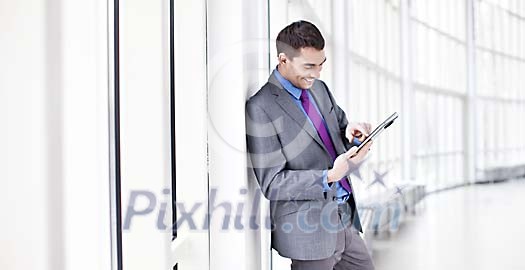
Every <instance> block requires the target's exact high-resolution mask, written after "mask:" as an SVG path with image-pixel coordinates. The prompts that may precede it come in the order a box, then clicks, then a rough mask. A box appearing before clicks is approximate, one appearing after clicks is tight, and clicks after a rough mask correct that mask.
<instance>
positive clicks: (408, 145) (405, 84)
mask: <svg viewBox="0 0 525 270" xmlns="http://www.w3.org/2000/svg"><path fill="white" fill-rule="evenodd" d="M400 5H401V6H400V7H401V10H400V20H401V22H400V23H401V52H400V53H401V95H402V99H401V108H402V109H401V114H400V120H401V121H400V123H401V126H402V132H401V134H402V157H401V164H402V171H401V175H402V180H403V181H408V180H413V177H414V174H413V169H414V166H413V163H412V156H413V144H414V140H413V139H412V136H413V135H415V130H414V127H413V125H412V124H413V123H414V119H415V118H414V116H413V113H414V109H413V101H412V99H413V95H414V93H413V88H412V61H411V56H412V55H411V54H412V53H413V50H412V34H411V24H410V0H401V2H400Z"/></svg>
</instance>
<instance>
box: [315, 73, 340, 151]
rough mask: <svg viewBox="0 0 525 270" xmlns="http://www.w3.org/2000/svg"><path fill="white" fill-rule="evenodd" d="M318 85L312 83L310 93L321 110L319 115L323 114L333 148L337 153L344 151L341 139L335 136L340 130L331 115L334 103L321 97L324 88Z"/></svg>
mask: <svg viewBox="0 0 525 270" xmlns="http://www.w3.org/2000/svg"><path fill="white" fill-rule="evenodd" d="M319 86H320V84H318V83H314V85H313V86H312V89H310V93H311V94H312V97H313V98H314V100H315V103H316V104H317V107H318V108H319V111H321V115H322V116H323V118H324V121H325V123H326V126H327V127H328V133H329V134H330V137H331V138H332V143H333V144H334V147H335V150H336V152H337V154H340V153H343V152H345V150H344V149H345V148H344V145H343V142H342V141H341V139H340V138H338V137H337V134H338V133H339V132H340V130H339V123H337V121H336V118H335V116H334V115H333V113H334V105H333V104H332V102H330V99H329V98H321V95H323V94H324V93H323V92H325V89H323V88H321V87H319Z"/></svg>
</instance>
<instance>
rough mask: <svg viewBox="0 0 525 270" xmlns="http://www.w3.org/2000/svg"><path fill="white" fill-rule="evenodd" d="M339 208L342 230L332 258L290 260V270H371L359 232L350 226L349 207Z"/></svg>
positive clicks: (366, 251) (368, 257)
mask: <svg viewBox="0 0 525 270" xmlns="http://www.w3.org/2000/svg"><path fill="white" fill-rule="evenodd" d="M346 206H347V205H345V206H340V207H339V220H340V224H341V226H342V228H344V229H342V228H341V230H340V231H339V232H338V233H337V245H336V248H335V252H334V254H333V255H332V256H330V257H328V258H326V259H323V260H315V261H302V260H294V259H292V266H291V267H292V268H291V269H292V270H373V269H375V267H374V263H373V262H372V258H371V257H370V255H369V254H368V250H367V248H366V245H365V242H364V241H363V239H362V238H361V236H360V235H359V231H358V230H357V229H356V228H355V227H354V226H353V225H352V220H351V216H352V215H351V209H350V207H346Z"/></svg>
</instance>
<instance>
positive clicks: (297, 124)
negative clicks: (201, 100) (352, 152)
mask: <svg viewBox="0 0 525 270" xmlns="http://www.w3.org/2000/svg"><path fill="white" fill-rule="evenodd" d="M310 90H311V94H312V96H313V98H314V99H315V102H316V103H317V106H318V107H319V110H320V112H321V114H322V116H323V118H324V119H325V121H326V125H327V126H328V131H329V133H330V136H331V138H332V141H333V143H334V147H335V149H336V152H337V153H338V154H342V153H344V152H346V151H347V149H349V148H350V147H351V146H352V145H351V143H350V142H349V141H348V140H347V139H346V137H345V129H346V126H347V124H348V121H347V119H346V115H345V113H344V111H343V110H342V109H341V108H340V107H339V106H337V104H336V102H335V100H334V98H333V96H332V94H331V93H330V91H329V90H328V87H327V86H326V84H325V83H324V82H322V81H320V80H316V81H315V82H314V84H313V86H312V88H311V89H310ZM246 128H247V129H246V133H247V146H248V152H249V159H250V165H251V166H252V168H253V171H254V173H255V177H256V179H257V181H258V183H259V186H260V188H261V191H262V192H263V194H264V196H265V197H266V198H267V199H269V200H270V212H271V222H272V247H273V248H274V249H276V250H277V251H278V252H279V254H281V255H282V256H284V257H288V258H292V259H297V260H319V259H324V258H328V257H329V256H331V255H332V254H333V253H334V250H335V246H336V241H337V238H336V237H337V231H338V230H339V229H340V228H339V227H338V225H339V218H338V214H337V203H336V202H335V201H333V198H334V197H335V194H336V189H335V185H334V186H333V188H332V189H331V190H329V191H327V192H323V184H322V176H323V171H324V170H326V169H329V168H331V167H332V166H333V161H332V159H331V157H330V154H329V153H328V151H327V150H326V148H325V146H324V144H323V143H322V141H321V138H320V137H319V135H318V133H317V131H316V130H315V128H314V127H313V126H312V125H311V124H310V122H308V121H307V119H306V116H305V114H304V113H303V112H302V111H301V109H300V108H299V107H298V106H297V105H296V104H295V103H294V101H293V100H292V97H291V96H290V94H289V93H288V92H287V91H286V90H285V89H284V88H283V86H282V85H281V84H280V83H279V81H278V80H277V78H276V77H275V75H274V74H273V73H272V75H271V76H270V78H269V79H268V82H267V83H266V84H265V85H264V86H263V87H262V88H261V89H260V90H259V91H258V92H257V93H256V94H255V95H254V96H252V97H251V98H250V99H249V100H248V101H247V103H246ZM350 184H351V182H350ZM352 190H354V189H353V187H352ZM348 203H349V204H350V205H351V206H352V207H353V208H354V209H355V199H354V196H353V192H352V195H351V197H350V199H349V200H348ZM354 213H355V214H354V219H353V221H354V226H355V227H356V228H357V229H358V230H360V231H361V224H360V221H359V216H358V214H357V211H354Z"/></svg>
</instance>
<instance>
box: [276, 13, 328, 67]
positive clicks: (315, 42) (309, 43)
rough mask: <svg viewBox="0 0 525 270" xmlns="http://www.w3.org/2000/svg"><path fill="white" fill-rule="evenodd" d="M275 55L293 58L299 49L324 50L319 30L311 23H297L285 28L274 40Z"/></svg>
mask: <svg viewBox="0 0 525 270" xmlns="http://www.w3.org/2000/svg"><path fill="white" fill-rule="evenodd" d="M276 45H277V55H279V54H280V53H284V54H286V56H288V57H290V58H293V57H295V56H297V54H298V50H299V49H301V48H306V47H312V48H315V49H317V50H322V49H324V38H323V35H321V32H320V31H319V29H318V28H317V27H316V26H315V25H314V24H313V23H311V22H307V21H297V22H293V23H291V24H290V25H288V26H286V27H285V28H284V29H283V30H281V32H279V35H277V40H276Z"/></svg>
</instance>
